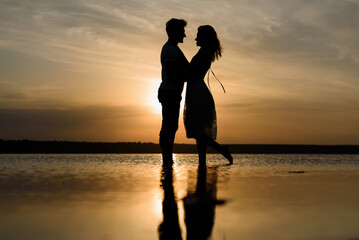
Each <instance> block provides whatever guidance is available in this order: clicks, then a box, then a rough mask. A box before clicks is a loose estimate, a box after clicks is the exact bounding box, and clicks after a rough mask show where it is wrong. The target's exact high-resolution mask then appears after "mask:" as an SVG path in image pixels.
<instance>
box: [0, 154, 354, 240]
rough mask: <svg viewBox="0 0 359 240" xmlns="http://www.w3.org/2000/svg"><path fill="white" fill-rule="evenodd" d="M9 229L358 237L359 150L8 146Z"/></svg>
mask: <svg viewBox="0 0 359 240" xmlns="http://www.w3.org/2000/svg"><path fill="white" fill-rule="evenodd" d="M0 169H1V173H0V239H55V240H57V239H77V240H82V239H86V240H87V239H89V240H91V239H101V240H105V239H106V240H110V239H160V238H161V239H201V238H209V239H227V240H228V239H348V240H349V239H358V238H359V194H358V192H359V191H358V190H359V188H358V187H359V181H358V180H359V155H284V154H283V155H281V154H278V155H276V154H273V155H271V154H266V155H258V154H247V155H245V154H236V155H234V164H233V165H231V166H228V165H226V161H225V160H224V159H223V158H221V157H220V156H219V155H215V154H210V155H209V156H208V164H207V167H206V168H199V167H198V166H197V157H196V155H195V154H177V155H176V163H175V164H174V166H173V168H163V167H162V164H161V157H160V155H159V154H88V155H86V154H23V155H22V154H9V155H7V154H3V155H0Z"/></svg>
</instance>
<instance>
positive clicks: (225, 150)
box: [222, 146, 233, 164]
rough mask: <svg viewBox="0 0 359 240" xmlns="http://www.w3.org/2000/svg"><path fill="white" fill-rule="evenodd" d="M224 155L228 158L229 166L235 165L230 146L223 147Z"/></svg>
mask: <svg viewBox="0 0 359 240" xmlns="http://www.w3.org/2000/svg"><path fill="white" fill-rule="evenodd" d="M222 155H223V156H224V157H225V158H227V160H228V161H229V164H233V157H232V155H231V152H230V151H229V148H228V146H223V153H222Z"/></svg>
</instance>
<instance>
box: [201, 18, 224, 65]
mask: <svg viewBox="0 0 359 240" xmlns="http://www.w3.org/2000/svg"><path fill="white" fill-rule="evenodd" d="M198 33H200V34H201V35H203V37H204V41H205V44H206V47H207V48H208V50H209V51H210V54H211V61H212V62H214V60H216V59H218V58H220V57H222V46H221V42H220V41H219V39H218V37H217V33H216V31H215V30H214V28H213V27H212V26H210V25H203V26H200V27H199V28H198Z"/></svg>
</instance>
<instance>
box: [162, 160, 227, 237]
mask: <svg viewBox="0 0 359 240" xmlns="http://www.w3.org/2000/svg"><path fill="white" fill-rule="evenodd" d="M193 176H194V174H189V179H188V186H187V196H186V197H185V198H184V199H183V206H184V212H185V224H186V229H187V239H188V240H191V239H193V240H204V239H208V238H209V237H210V236H211V233H212V228H213V225H214V215H215V206H216V204H221V203H223V201H218V200H217V167H210V168H209V167H206V166H204V165H199V166H198V174H197V184H195V181H193V180H194V179H193ZM173 178H174V176H173V170H172V166H168V165H163V168H162V176H161V184H162V188H163V192H164V197H163V202H162V212H163V221H162V223H161V224H160V226H159V227H158V233H159V239H161V240H164V239H166V240H167V239H173V240H177V239H182V235H181V229H180V225H179V218H178V207H177V201H176V196H175V192H174V187H173Z"/></svg>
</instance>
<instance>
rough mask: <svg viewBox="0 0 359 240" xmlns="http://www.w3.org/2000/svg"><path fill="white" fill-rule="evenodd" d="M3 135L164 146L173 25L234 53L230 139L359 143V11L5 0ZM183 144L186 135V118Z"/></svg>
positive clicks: (225, 121)
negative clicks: (204, 34)
mask: <svg viewBox="0 0 359 240" xmlns="http://www.w3.org/2000/svg"><path fill="white" fill-rule="evenodd" d="M0 4H1V8H0V139H24V138H27V139H34V140H76V141H142V142H144V141H146V142H148V141H150V142H158V132H159V128H160V124H161V115H160V113H159V107H160V105H159V103H158V102H157V99H156V95H157V88H158V86H159V84H160V77H161V76H160V71H161V66H160V62H159V54H160V50H161V47H162V45H163V44H164V42H165V41H166V39H167V38H166V34H165V30H164V25H165V23H166V21H167V20H168V19H170V18H172V17H176V18H184V19H186V20H187V21H188V26H187V28H186V34H187V38H185V40H184V43H183V44H180V47H181V48H182V50H183V52H184V54H185V55H186V56H187V58H188V59H189V60H190V59H191V57H192V56H193V55H194V54H195V53H196V51H197V50H198V48H197V47H196V46H195V41H194V38H195V35H196V30H197V27H198V26H200V25H203V24H210V25H212V26H213V27H214V28H215V29H216V30H217V33H218V35H219V37H220V40H221V41H222V45H223V47H224V52H223V58H222V59H220V61H217V62H215V63H214V64H213V65H212V69H213V70H214V72H215V73H216V75H217V77H218V78H219V79H220V80H221V81H222V83H223V84H224V86H225V88H226V90H227V94H224V93H223V92H222V90H221V87H220V85H219V84H218V83H217V82H216V81H215V80H214V78H212V81H211V89H212V93H213V96H214V98H215V101H216V108H217V115H218V116H217V117H218V140H219V141H220V142H221V143H283V144H285V143H290V144H359V107H358V106H359V96H358V92H359V91H358V90H359V81H358V80H359V78H358V77H359V68H358V66H359V65H358V64H359V45H358V44H357V43H358V42H359V36H358V34H357V27H356V23H357V22H359V16H358V14H357V12H358V10H359V3H358V2H357V1H350V0H342V1H337V0H327V1H294V0H293V1H280V0H270V1H264V0H262V1H244V0H243V1H235V0H229V1H211V0H210V1H195V2H192V1H189V0H186V1H181V3H178V2H177V1H164V0H161V1H143V0H142V1H138V0H137V1H136V0H135V1H110V0H108V1H100V2H98V1H91V0H89V1H80V0H73V1H61V2H58V1H45V0H33V1H31V2H28V1H26V2H25V3H24V2H23V1H20V0H12V1H0ZM176 142H179V143H182V142H186V143H193V142H194V141H193V140H188V139H186V138H185V134H184V128H183V121H182V116H181V117H180V128H179V131H178V134H177V137H176Z"/></svg>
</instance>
